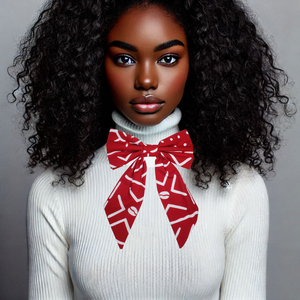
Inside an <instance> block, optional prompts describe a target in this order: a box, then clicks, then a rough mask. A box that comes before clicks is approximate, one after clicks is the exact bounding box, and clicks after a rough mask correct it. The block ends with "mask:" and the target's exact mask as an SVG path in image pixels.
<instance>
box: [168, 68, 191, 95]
mask: <svg viewBox="0 0 300 300" xmlns="http://www.w3.org/2000/svg"><path fill="white" fill-rule="evenodd" d="M187 76H188V72H185V71H183V72H178V73H176V74H175V75H174V76H172V77H171V78H169V82H168V85H169V86H170V92H171V93H172V94H173V95H178V96H180V97H181V96H182V95H183V92H184V87H185V83H186V80H187Z"/></svg>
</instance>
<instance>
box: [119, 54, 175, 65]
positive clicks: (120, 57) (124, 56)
mask: <svg viewBox="0 0 300 300" xmlns="http://www.w3.org/2000/svg"><path fill="white" fill-rule="evenodd" d="M124 58H126V59H127V62H124V61H123V62H122V61H120V60H122V59H124ZM166 58H171V61H172V59H174V60H175V61H173V62H171V63H168V62H162V60H164V59H166ZM179 59H180V57H179V55H177V54H166V55H164V56H163V57H161V58H160V59H158V61H157V62H158V63H160V64H162V65H164V66H172V65H175V64H177V62H178V60H179ZM114 61H115V64H116V65H120V66H131V65H133V64H134V63H136V61H135V60H134V59H133V58H132V57H131V56H129V55H125V54H124V55H118V56H116V57H115V58H114ZM128 61H131V62H130V63H128Z"/></svg>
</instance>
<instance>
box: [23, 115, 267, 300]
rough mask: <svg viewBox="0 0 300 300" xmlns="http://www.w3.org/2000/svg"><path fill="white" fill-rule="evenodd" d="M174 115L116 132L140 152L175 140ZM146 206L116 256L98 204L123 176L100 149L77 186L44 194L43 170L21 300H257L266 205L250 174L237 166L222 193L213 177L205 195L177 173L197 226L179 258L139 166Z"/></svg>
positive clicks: (261, 293) (123, 124)
mask: <svg viewBox="0 0 300 300" xmlns="http://www.w3.org/2000/svg"><path fill="white" fill-rule="evenodd" d="M180 118H181V112H180V110H179V109H176V110H175V111H174V112H173V113H172V114H171V115H170V116H169V117H168V118H167V119H165V120H164V121H163V122H161V123H160V124H158V125H156V126H152V127H141V126H137V125H134V124H132V123H131V122H129V121H128V120H126V119H125V118H124V117H122V116H121V115H119V114H118V113H116V112H114V113H113V120H114V121H115V123H116V128H117V129H118V130H121V131H124V132H126V133H129V134H131V135H133V136H135V137H137V138H139V139H141V140H142V141H143V142H144V143H147V144H157V143H158V142H159V141H160V140H161V139H163V138H166V137H168V136H170V135H172V134H174V133H176V132H178V131H179V127H178V123H179V121H180ZM147 165H148V173H147V179H146V190H145V197H144V201H143V204H142V206H141V209H140V211H139V214H138V216H137V218H136V220H135V222H134V224H133V226H132V229H131V231H130V233H129V235H128V238H127V240H126V243H125V246H124V248H123V249H122V250H121V249H120V248H119V247H118V245H117V242H116V240H115V237H114V235H113V232H112V230H111V228H110V225H109V223H108V220H107V216H106V214H105V211H104V203H105V201H106V200H107V198H108V196H109V194H110V193H111V191H112V190H113V188H114V186H115V185H116V183H117V181H118V179H119V178H120V177H121V175H122V174H123V173H124V171H125V170H126V168H127V167H128V166H123V167H121V168H119V169H117V170H112V169H110V166H109V163H108V159H107V155H106V147H105V146H103V147H102V148H100V149H99V150H98V151H97V152H96V155H95V158H94V160H93V164H92V166H91V167H90V168H89V169H88V170H87V172H86V175H85V183H84V185H83V186H81V187H79V188H76V187H74V186H72V185H69V184H66V185H57V186H52V185H51V183H52V182H53V181H55V180H56V179H57V178H56V175H55V174H54V173H53V172H52V171H51V170H50V169H48V170H46V171H45V172H44V173H43V174H41V175H40V176H39V177H38V178H37V179H36V180H35V182H34V183H33V185H32V188H31V191H30V195H29V202H28V239H29V258H30V260H29V300H34V299H36V300H52V299H53V300H68V299H86V300H87V299H89V300H90V299H94V300H100V299H109V300H112V299H172V300H174V299H197V300H219V299H221V300H250V299H251V300H263V299H265V276H266V252H267V239H268V219H269V215H268V196H267V191H266V188H265V184H264V182H263V180H262V178H261V177H260V175H258V174H257V173H256V172H255V171H254V170H252V169H251V168H249V167H247V166H245V165H243V166H242V167H241V168H240V171H239V173H238V175H237V176H235V177H234V178H233V179H232V180H231V181H230V184H229V186H228V187H227V188H223V187H221V186H220V183H219V181H218V179H217V177H214V178H213V180H212V182H211V183H210V186H209V188H208V189H206V190H204V189H200V188H199V187H196V186H195V184H194V183H193V180H194V179H193V178H194V174H193V172H192V171H191V170H186V169H182V168H180V167H179V168H178V170H179V172H180V173H181V175H182V178H183V180H184V182H185V183H186V185H187V186H188V188H189V190H190V192H191V194H192V195H193V197H194V199H195V201H196V203H197V205H198V208H199V215H198V221H197V224H196V226H195V228H194V230H193V231H192V232H191V234H190V236H189V238H188V240H187V242H186V244H185V245H184V246H183V248H181V249H180V248H179V247H178V244H177V242H176V239H175V236H174V233H173V231H172V228H171V226H170V223H169V222H168V219H167V216H166V214H165V212H164V210H163V206H162V204H161V200H160V198H159V196H158V194H157V189H156V183H155V168H154V165H153V163H151V159H148V161H147Z"/></svg>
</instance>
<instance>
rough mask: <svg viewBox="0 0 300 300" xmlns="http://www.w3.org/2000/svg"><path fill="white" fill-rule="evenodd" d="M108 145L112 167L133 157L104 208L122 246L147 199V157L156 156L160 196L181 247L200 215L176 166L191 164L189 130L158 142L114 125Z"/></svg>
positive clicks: (127, 161)
mask: <svg viewBox="0 0 300 300" xmlns="http://www.w3.org/2000/svg"><path fill="white" fill-rule="evenodd" d="M106 148H107V155H108V159H109V163H110V166H111V168H112V169H116V168H119V167H121V166H123V165H125V164H127V163H129V162H132V161H133V163H132V164H131V166H130V167H129V168H128V169H127V170H126V171H125V173H124V174H123V176H122V177H121V178H120V180H119V181H118V183H117V184H116V186H115V187H114V189H113V190H112V192H111V194H110V195H109V197H108V200H107V201H106V203H105V212H106V214H107V218H108V221H109V223H110V226H111V228H112V230H113V233H114V235H115V237H116V239H117V242H118V245H119V247H120V248H121V249H122V248H123V246H124V244H125V241H126V239H127V236H128V234H129V231H130V229H131V227H132V225H133V223H134V221H135V218H136V216H137V214H138V212H139V209H140V207H141V205H142V201H143V199H144V194H145V187H146V175H147V166H146V163H145V161H144V158H145V157H148V156H155V157H156V159H155V176H156V188H157V192H158V196H159V197H160V199H161V201H162V204H163V207H164V209H165V212H166V214H167V217H168V219H169V222H170V224H171V226H172V229H173V232H174V234H175V237H176V239H177V243H178V245H179V247H180V248H181V247H182V246H183V245H184V244H185V242H186V240H187V238H188V236H189V233H190V231H191V229H192V228H193V226H194V225H195V224H196V222H197V215H198V207H197V205H196V203H195V201H194V199H193V197H192V195H191V193H190V192H189V190H188V188H187V187H186V185H185V183H184V182H183V179H182V177H181V175H180V173H179V172H178V170H177V168H176V167H175V166H174V165H175V164H176V165H178V166H181V167H184V168H187V169H190V167H191V164H192V160H193V145H192V142H191V139H190V138H189V135H188V132H187V131H186V130H183V131H180V132H179V133H177V134H174V135H172V136H170V137H168V138H166V139H164V140H161V141H160V142H159V144H158V145H148V144H143V142H142V141H140V140H139V139H137V138H136V137H133V136H131V135H129V134H126V133H124V132H121V131H118V130H116V129H111V130H110V133H109V136H108V141H107V145H106Z"/></svg>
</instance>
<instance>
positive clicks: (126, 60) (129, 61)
mask: <svg viewBox="0 0 300 300" xmlns="http://www.w3.org/2000/svg"><path fill="white" fill-rule="evenodd" d="M114 61H115V63H116V64H117V65H120V66H131V65H133V64H135V61H134V59H133V58H132V57H130V56H128V55H119V56H117V57H115V59H114Z"/></svg>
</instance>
